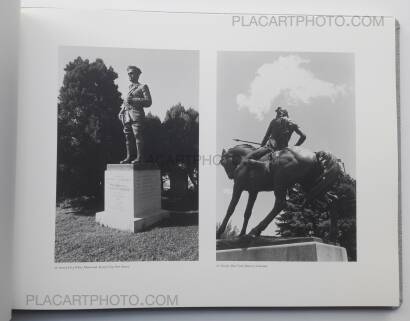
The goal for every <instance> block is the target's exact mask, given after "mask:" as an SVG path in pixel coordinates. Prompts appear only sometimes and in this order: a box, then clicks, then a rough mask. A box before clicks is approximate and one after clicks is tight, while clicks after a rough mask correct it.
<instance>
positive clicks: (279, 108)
mask: <svg viewBox="0 0 410 321" xmlns="http://www.w3.org/2000/svg"><path fill="white" fill-rule="evenodd" d="M275 111H276V112H277V113H278V112H282V113H283V114H284V115H286V117H289V113H288V111H287V110H286V109H285V108H282V107H280V106H278V108H276V109H275Z"/></svg>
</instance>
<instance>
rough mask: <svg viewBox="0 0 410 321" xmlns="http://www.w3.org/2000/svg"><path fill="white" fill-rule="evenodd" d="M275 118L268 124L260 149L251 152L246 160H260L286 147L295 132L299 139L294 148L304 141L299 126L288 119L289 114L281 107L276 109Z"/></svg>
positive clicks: (304, 138)
mask: <svg viewBox="0 0 410 321" xmlns="http://www.w3.org/2000/svg"><path fill="white" fill-rule="evenodd" d="M275 111H276V117H275V118H274V119H273V120H272V121H271V122H270V124H269V127H268V129H267V131H266V134H265V137H264V138H263V140H262V143H261V147H260V148H258V149H256V150H255V151H253V152H251V153H250V154H249V155H248V156H247V159H260V158H261V157H262V156H264V155H266V154H268V153H269V152H274V151H277V150H281V149H283V148H285V147H288V144H289V140H290V138H291V136H292V134H293V133H294V132H295V133H296V134H298V135H299V139H298V141H297V142H296V144H295V146H300V145H302V144H303V142H304V141H305V140H306V135H305V134H304V133H303V132H302V131H301V130H300V128H299V126H298V125H297V124H296V123H294V122H292V121H291V120H290V119H289V113H288V111H287V110H286V109H284V108H282V107H278V108H276V110H275Z"/></svg>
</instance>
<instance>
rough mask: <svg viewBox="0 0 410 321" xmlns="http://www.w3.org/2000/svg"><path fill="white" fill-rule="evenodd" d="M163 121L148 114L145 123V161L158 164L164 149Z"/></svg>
mask: <svg viewBox="0 0 410 321" xmlns="http://www.w3.org/2000/svg"><path fill="white" fill-rule="evenodd" d="M161 126H162V124H161V120H160V119H159V118H158V117H157V116H154V115H152V114H151V113H148V114H147V116H146V117H145V122H144V158H145V159H144V161H146V162H149V163H157V162H158V161H159V157H160V154H161V150H162V148H163V143H162V127H161Z"/></svg>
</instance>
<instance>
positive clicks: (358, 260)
mask: <svg viewBox="0 0 410 321" xmlns="http://www.w3.org/2000/svg"><path fill="white" fill-rule="evenodd" d="M292 17H293V18H292ZM375 18H377V19H375ZM332 19H333V20H332ZM335 19H336V18H335V17H333V18H332V17H329V16H326V17H325V16H296V15H295V16H275V15H252V14H223V13H221V14H205V13H203V14H201V13H171V12H139V11H121V12H120V11H93V10H84V11H82V10H74V9H67V10H59V9H28V8H27V9H23V11H22V48H21V53H22V55H21V60H20V70H21V72H24V78H23V77H22V78H21V81H20V83H19V98H20V103H19V110H18V112H19V123H18V129H19V141H18V145H17V146H18V159H17V168H18V170H17V173H18V174H17V190H18V192H19V197H20V198H19V202H18V203H17V204H16V206H17V209H16V222H15V225H14V230H15V235H16V236H15V240H16V244H15V253H16V255H15V261H14V264H15V267H16V268H15V269H16V276H15V278H14V287H15V296H14V307H16V308H21V309H28V308H30V309H99V308H132V307H140V308H146V307H148V308H150V307H177V306H178V307H206V306H216V307H224V306H230V307H243V306H255V307H263V306H277V307H280V306H398V305H399V299H400V298H399V258H398V225H397V219H398V182H397V177H398V168H397V163H398V161H397V157H398V146H397V111H396V87H395V79H396V78H395V66H396V62H395V23H394V19H393V18H391V17H373V18H370V17H368V18H363V17H362V18H360V17H356V18H353V17H342V16H338V18H337V19H336V20H335ZM371 19H375V20H371ZM72 21H75V22H76V23H75V24H73V23H72ZM352 23H353V24H354V25H352ZM365 25H366V26H365ZM376 67H377V77H375V76H374V73H375V69H376ZM294 145H296V146H294ZM381 146H382V147H381ZM381 148H383V151H384V152H383V153H381V152H380V150H381ZM39 151H41V152H39ZM244 155H247V156H246V157H245V156H244ZM384 155H389V157H385V156H384ZM27 159H29V160H30V162H27V161H26V160H27ZM289 169H290V170H289ZM246 194H248V195H246ZM257 194H259V195H258V196H257ZM380 235H383V238H381V237H380ZM380 289H382V290H380ZM249 293H252V295H249Z"/></svg>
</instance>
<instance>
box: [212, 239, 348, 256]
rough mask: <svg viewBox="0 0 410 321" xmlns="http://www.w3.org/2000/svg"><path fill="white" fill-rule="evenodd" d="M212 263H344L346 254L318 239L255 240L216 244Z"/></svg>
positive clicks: (338, 247)
mask: <svg viewBox="0 0 410 321" xmlns="http://www.w3.org/2000/svg"><path fill="white" fill-rule="evenodd" d="M218 248H219V249H218ZM216 260H217V261H305V262H327V261H328V262H329V261H333V262H347V253H346V249H345V248H344V247H340V246H335V245H331V244H325V243H322V241H321V239H318V238H309V237H307V238H292V239H280V238H269V237H259V238H255V239H248V240H246V239H237V240H232V241H221V242H219V244H218V243H217V251H216Z"/></svg>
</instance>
